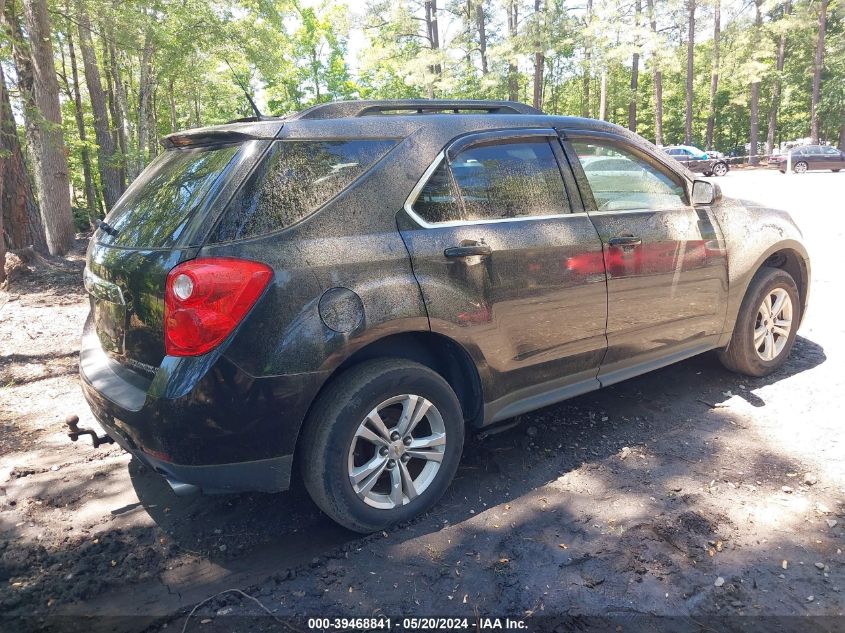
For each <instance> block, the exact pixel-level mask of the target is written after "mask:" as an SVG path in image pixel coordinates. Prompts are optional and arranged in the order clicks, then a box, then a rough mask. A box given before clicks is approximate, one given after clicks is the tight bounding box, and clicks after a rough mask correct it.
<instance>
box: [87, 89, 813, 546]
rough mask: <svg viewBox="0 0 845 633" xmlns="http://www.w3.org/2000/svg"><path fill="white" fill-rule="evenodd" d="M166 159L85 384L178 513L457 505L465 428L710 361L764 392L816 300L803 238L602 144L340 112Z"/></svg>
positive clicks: (143, 181)
mask: <svg viewBox="0 0 845 633" xmlns="http://www.w3.org/2000/svg"><path fill="white" fill-rule="evenodd" d="M165 145H166V147H167V151H165V152H164V153H163V154H162V155H161V156H159V157H158V158H157V159H156V160H155V161H154V162H153V163H152V164H151V165H150V166H149V167H148V168H147V169H146V170H145V171H144V173H143V174H142V175H141V176H140V177H139V178H138V179H137V180H136V181H135V182H134V183H133V184H132V186H131V187H130V189H129V190H128V191H127V192H126V194H125V195H124V197H123V198H122V199H121V200H120V202H119V203H118V204H117V205H116V206H115V208H114V210H113V211H112V213H111V214H109V216H108V218H107V219H106V222H104V223H103V224H102V225H101V226H100V228H99V230H98V231H97V233H96V234H95V236H94V238H93V239H92V240H91V245H90V248H89V251H88V260H87V267H86V270H85V279H84V281H85V287H86V288H87V290H88V292H89V293H90V295H91V314H90V317H89V319H88V321H87V323H86V325H85V331H84V334H83V343H82V353H81V358H80V373H81V376H82V384H83V389H84V392H85V396H86V398H87V400H88V402H89V403H90V405H91V408H92V411H93V412H94V414H95V416H96V418H97V419H98V420H99V421H100V422H101V424H102V425H103V427H104V428H105V429H107V431H108V433H109V434H110V435H111V436H112V437H113V438H114V440H116V441H117V442H118V443H119V444H120V445H121V446H123V447H124V448H125V449H126V450H128V451H130V452H131V453H132V454H133V455H135V456H136V457H137V458H138V459H139V460H140V461H142V462H143V463H144V464H147V465H148V466H150V467H151V468H153V469H154V470H155V471H157V472H159V473H161V474H162V475H164V476H165V477H166V478H167V479H168V480H169V481H170V482H171V484H172V485H173V486H174V489H175V490H177V491H179V492H185V491H188V490H196V489H202V490H203V491H205V492H209V493H211V492H233V491H246V490H263V491H279V490H284V489H286V488H287V487H288V485H289V483H290V479H291V472H292V468H293V467H294V465H296V466H297V467H298V468H300V469H301V472H302V476H303V480H304V483H305V485H306V487H307V489H308V491H309V492H310V494H311V495H312V496H313V498H314V500H315V501H316V502H317V504H318V505H319V506H320V507H321V508H322V509H323V510H324V511H325V512H326V513H327V514H328V515H330V516H331V517H332V518H333V519H335V520H336V521H338V522H340V523H341V524H343V525H345V526H348V527H350V528H352V529H354V530H359V531H370V530H374V529H378V528H381V527H384V526H387V525H389V524H391V523H394V522H396V521H401V520H405V519H408V518H410V517H412V516H413V515H416V514H418V513H419V512H421V511H423V510H425V509H426V508H428V507H429V506H430V505H431V504H433V503H434V502H435V501H436V500H437V499H438V497H440V495H441V494H442V493H443V492H444V491H445V490H446V488H447V486H448V485H449V483H450V480H451V479H452V477H453V475H454V473H455V470H456V468H457V466H458V461H459V460H460V456H461V450H462V445H463V441H464V434H465V429H468V428H469V429H476V428H479V427H484V426H487V425H492V424H495V423H498V422H501V421H503V420H506V419H508V418H511V417H513V416H516V415H518V414H521V413H524V412H526V411H529V410H532V409H536V408H538V407H542V406H545V405H549V404H552V403H555V402H558V401H560V400H563V399H565V398H569V397H572V396H575V395H578V394H582V393H585V392H587V391H590V390H593V389H598V388H599V387H602V386H605V385H608V384H612V383H614V382H617V381H619V380H623V379H625V378H628V377H631V376H635V375H637V374H640V373H643V372H645V371H648V370H651V369H654V368H657V367H660V366H663V365H666V364H668V363H672V362H675V361H678V360H681V359H683V358H686V357H689V356H692V355H694V354H698V353H701V352H704V351H706V350H711V349H718V350H720V355H721V357H722V359H723V361H724V362H725V363H726V364H727V365H728V366H729V367H731V368H733V369H736V370H739V371H743V372H746V373H749V374H753V375H763V374H766V373H769V372H771V371H772V370H774V369H775V368H777V367H778V366H780V365H781V364H782V363H783V362H784V361H785V360H786V357H787V355H788V353H789V349H790V348H791V346H792V344H793V341H794V338H795V332H796V330H797V328H798V324H799V321H800V318H801V315H802V314H803V312H804V307H805V305H806V302H807V295H808V279H809V263H808V259H807V253H806V250H805V249H804V247H803V246H802V244H801V240H800V233H799V232H798V230H797V229H796V227H795V225H794V224H793V222H792V220H791V219H790V218H789V216H788V215H786V214H785V213H783V212H779V211H770V210H766V209H761V208H759V207H757V206H749V207H747V208H746V207H745V206H742V205H740V204H739V203H737V202H734V201H728V200H724V201H722V200H720V194H719V191H718V187H717V186H716V185H713V184H711V183H709V182H706V181H695V180H694V179H693V177H692V175H691V174H690V173H689V172H688V171H686V170H685V169H684V168H683V167H682V166H680V165H679V164H678V163H677V162H675V161H674V160H672V159H670V158H668V157H667V156H665V155H664V154H663V153H662V152H660V151H659V150H658V149H657V148H655V147H654V146H653V145H651V144H648V143H647V142H645V141H644V140H643V139H641V138H640V137H638V136H636V135H634V134H631V133H630V132H628V131H626V130H624V129H622V128H620V127H618V126H615V125H610V124H607V123H603V122H599V121H593V120H588V119H581V118H572V117H557V116H546V115H543V114H542V113H540V112H538V111H536V110H534V109H533V108H530V107H527V106H524V105H521V104H518V103H511V102H494V101H489V102H488V101H456V102H455V101H424V100H422V101H383V102H367V101H361V102H341V103H332V104H325V105H320V106H315V107H313V108H311V109H309V110H305V111H303V112H300V113H298V114H296V115H293V116H290V117H287V118H284V119H267V120H264V119H262V120H257V121H246V122H239V123H234V124H229V125H223V126H219V127H213V128H206V129H199V130H193V131H188V132H184V133H178V134H174V135H171V136H169V137H167V139H166V141H165Z"/></svg>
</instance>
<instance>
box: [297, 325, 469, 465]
mask: <svg viewBox="0 0 845 633" xmlns="http://www.w3.org/2000/svg"><path fill="white" fill-rule="evenodd" d="M376 358H401V359H406V360H411V361H414V362H417V363H420V364H421V365H425V366H426V367H428V368H430V369H432V370H433V371H435V372H437V373H438V374H440V376H442V377H443V379H444V380H445V381H446V382H448V383H449V385H450V386H451V387H452V389H453V390H454V391H455V395H456V396H457V397H458V401H459V402H460V404H461V410H462V411H463V414H464V421H465V423H466V424H468V425H477V424H479V423H480V422H481V420H482V417H483V414H484V407H483V402H484V398H483V392H482V384H481V378H480V376H479V373H478V369H477V367H476V365H475V362H474V361H473V360H472V357H471V356H470V354H469V352H467V350H466V349H465V348H464V347H463V346H462V345H461V344H460V343H458V342H456V341H455V340H454V339H451V338H449V337H447V336H444V335H442V334H437V333H435V332H431V331H429V330H419V331H406V332H400V333H392V334H386V335H384V336H382V337H381V338H378V339H375V340H372V341H370V342H368V343H366V344H365V345H363V346H362V347H360V348H359V349H357V350H355V351H354V352H353V353H352V354H350V355H349V356H348V357H347V358H345V359H344V360H343V361H342V362H340V363H339V364H337V365H336V366H335V367H333V368H332V369H331V370H330V371H329V372H328V373H327V375H326V378H325V380H324V381H323V383H322V385H321V386H320V388H319V390H318V391H317V393H316V395H315V396H314V398H313V399H312V401H311V404H310V405H309V407H308V411H307V412H306V414H305V415H304V417H303V421H302V424H301V425H300V427H299V430H298V433H297V438H296V450H295V457H294V461H298V460H299V458H300V455H299V452H300V451H299V449H300V445H301V442H300V440H301V438H302V435H303V430H304V428H305V424H306V423H307V420H308V416H309V414H310V412H311V409H312V408H313V407H314V403H316V402H317V401H318V400H319V398H320V397H321V396H322V394H323V393H324V391H325V390H326V389H327V388H328V387H329V385H331V384H332V382H333V381H334V379H335V378H337V377H338V376H340V375H341V374H342V373H343V372H345V371H346V370H348V369H350V368H351V367H354V366H355V365H358V364H360V363H362V362H364V361H367V360H372V359H376ZM294 472H296V469H295V468H294Z"/></svg>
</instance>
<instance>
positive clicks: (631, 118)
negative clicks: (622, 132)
mask: <svg viewBox="0 0 845 633" xmlns="http://www.w3.org/2000/svg"><path fill="white" fill-rule="evenodd" d="M642 11H643V3H642V0H636V2H635V3H634V29H635V30H636V34H635V37H636V39H635V42H634V47H635V48H634V54H633V56H632V59H631V96H630V101H629V102H628V129H629V130H631V131H632V132H634V133H636V131H637V90H638V88H639V80H640V14H641V13H642Z"/></svg>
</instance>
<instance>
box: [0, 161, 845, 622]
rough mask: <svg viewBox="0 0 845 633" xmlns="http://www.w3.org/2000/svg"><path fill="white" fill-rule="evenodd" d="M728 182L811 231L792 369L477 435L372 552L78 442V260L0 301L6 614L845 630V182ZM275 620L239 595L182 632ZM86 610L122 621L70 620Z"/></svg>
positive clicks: (748, 176) (283, 510)
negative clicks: (560, 620) (74, 438)
mask: <svg viewBox="0 0 845 633" xmlns="http://www.w3.org/2000/svg"><path fill="white" fill-rule="evenodd" d="M718 182H719V184H720V185H721V186H722V188H723V190H724V192H725V194H726V195H734V196H738V197H744V198H751V199H755V200H759V201H761V202H764V203H767V204H770V205H773V206H780V207H783V208H787V209H789V210H790V211H792V213H793V215H794V216H795V218H796V220H797V221H798V222H799V224H800V226H801V227H802V229H803V230H804V233H805V237H806V240H807V242H808V244H809V248H810V251H811V254H812V256H813V286H812V290H811V307H810V311H809V313H808V315H807V318H806V320H805V322H804V324H803V326H802V328H801V331H800V333H799V337H798V339H797V342H796V346H795V349H794V351H793V355H792V358H791V360H790V362H789V363H788V364H787V365H786V366H785V367H784V368H783V369H782V370H780V371H779V372H777V373H776V374H774V375H772V376H769V377H767V378H764V379H750V378H744V377H740V376H737V375H734V374H731V373H729V372H727V371H725V370H724V369H722V368H721V366H720V365H719V364H718V362H717V360H716V359H715V357H714V356H713V355H711V354H706V355H703V356H700V357H697V358H693V359H691V360H688V361H685V362H683V363H680V364H678V365H674V366H672V367H668V368H665V369H663V370H660V371H657V372H654V373H652V374H649V375H647V376H643V377H640V378H637V379H633V380H629V381H627V382H624V383H621V384H618V385H616V386H614V387H611V388H608V389H605V390H603V391H600V392H597V393H593V394H589V395H586V396H582V397H579V398H576V399H573V400H570V401H567V402H564V403H562V404H559V405H556V406H552V407H548V408H546V409H543V410H541V411H538V412H536V413H532V414H529V415H524V416H521V417H520V419H519V420H518V424H517V425H516V426H515V427H514V428H512V429H510V430H508V431H505V432H503V433H500V434H497V435H492V436H489V437H473V438H470V439H469V440H468V442H467V446H466V448H465V451H464V458H463V462H462V466H461V468H460V470H459V472H458V475H457V480H456V481H455V483H454V485H453V486H452V487H451V489H450V491H449V492H448V493H447V495H446V496H445V498H444V499H443V500H442V502H441V503H440V504H438V505H437V506H436V508H435V509H434V510H433V511H431V512H430V513H428V514H427V515H425V516H423V517H421V518H419V519H417V520H416V521H414V522H413V523H411V524H408V525H403V526H399V527H397V528H395V529H392V530H389V531H387V532H383V533H379V534H375V535H371V536H368V537H363V538H362V537H361V536H360V535H356V534H353V533H351V532H348V531H345V530H344V529H342V528H339V527H337V526H336V525H334V524H333V523H331V522H330V521H329V520H328V519H327V518H325V517H324V516H322V515H321V514H320V513H319V511H318V510H317V509H316V508H315V506H314V505H313V504H312V503H311V502H310V501H309V500H308V498H307V496H306V495H305V494H304V492H303V491H302V490H301V488H300V487H299V486H297V487H295V489H294V490H292V491H291V492H287V493H282V494H276V495H266V494H249V495H239V496H196V497H189V498H178V497H176V496H174V495H173V494H172V492H171V491H170V489H169V487H168V486H167V484H166V483H165V482H164V481H163V480H162V479H161V478H159V477H158V476H156V475H155V474H153V473H151V472H149V471H147V470H145V469H143V468H142V467H141V466H139V465H138V463H137V462H133V461H130V459H129V457H128V456H127V455H126V454H124V453H122V451H121V450H120V449H118V448H117V447H115V446H105V447H101V448H100V449H98V450H94V449H92V447H91V445H90V443H89V442H87V441H85V440H80V442H78V443H76V444H74V443H71V442H70V441H68V439H67V437H66V436H65V434H64V430H63V428H62V421H63V420H64V418H65V417H66V416H67V415H69V414H77V415H79V416H80V418H81V419H82V421H83V423H86V424H90V423H91V416H90V413H89V412H88V410H87V407H86V405H85V403H84V401H83V398H82V396H81V393H80V390H79V386H78V382H77V376H76V363H77V349H78V339H79V333H80V331H81V327H82V323H83V320H84V318H85V315H86V312H87V304H86V300H85V297H84V292H83V290H82V288H81V269H82V265H83V260H82V251H83V249H84V243H83V241H82V240H80V243H79V245H78V252H77V253H76V254H75V255H73V256H71V257H69V258H67V259H66V260H56V261H54V262H52V265H50V266H45V265H39V266H37V268H36V269H35V270H33V271H31V272H30V273H28V274H24V275H22V276H20V277H19V278H18V279H17V280H16V281H14V282H13V283H12V284H11V287H10V289H9V290H8V291H0V614H7V615H22V616H29V617H31V619H30V620H28V621H27V622H24V623H22V622H17V624H18V625H22V626H23V625H26V626H27V627H30V628H34V627H37V626H38V625H39V624H40V623H44V624H46V625H48V626H54V627H55V626H56V623H57V622H58V623H61V628H72V627H80V628H81V629H85V630H106V629H110V630H120V631H127V630H137V631H142V630H144V629H147V628H152V629H154V630H161V628H162V626H165V627H167V628H168V629H170V630H182V627H183V625H184V624H185V617H186V615H187V614H188V612H189V611H190V610H191V609H192V608H193V607H194V606H195V605H197V604H198V603H200V602H201V601H203V600H205V599H206V598H209V597H210V596H213V595H214V594H217V593H218V592H221V591H224V590H227V589H241V590H243V591H244V592H245V593H246V594H247V595H248V596H252V597H254V598H256V599H257V600H258V601H260V603H261V605H263V606H264V607H266V609H268V610H270V611H271V612H272V613H274V614H276V615H278V616H290V615H296V616H329V615H338V616H350V615H358V616H372V615H378V614H384V615H389V616H392V617H394V618H396V617H401V616H414V615H433V614H437V615H446V614H454V615H466V616H475V615H476V614H480V615H487V614H491V615H499V616H504V615H511V616H517V617H521V618H527V619H528V621H531V620H532V619H534V620H536V619H537V618H539V617H540V616H548V615H556V616H595V615H602V616H605V615H609V616H620V617H630V616H635V615H672V616H692V617H706V618H712V617H714V616H725V615H736V614H743V615H761V614H763V615H800V616H803V615H819V616H821V615H825V616H838V618H836V619H834V620H833V622H835V623H836V626H845V620H843V619H841V618H842V617H843V612H845V596H843V593H842V589H843V588H845V555H843V548H845V439H843V432H842V428H843V427H842V423H843V422H842V421H843V419H845V418H843V415H842V408H843V404H845V398H843V393H845V327H843V323H845V321H843V320H842V319H840V318H838V315H839V314H841V312H842V308H843V302H842V300H841V280H840V279H839V277H838V276H839V275H840V274H841V265H838V266H837V264H839V257H838V252H837V251H838V248H837V245H838V244H840V243H842V242H843V240H845V216H843V214H842V210H843V208H842V199H843V193H845V173H842V174H832V173H811V174H806V175H803V176H783V175H781V174H779V173H776V172H767V171H753V172H752V171H744V172H732V173H730V174H729V175H728V176H727V177H725V178H722V179H719V181H718ZM262 612H263V611H262V609H261V608H260V607H259V606H258V604H256V603H255V602H253V601H252V600H250V599H248V598H246V597H245V596H244V595H242V594H236V593H229V594H226V595H224V596H222V597H219V598H215V599H213V600H210V601H209V602H207V603H206V604H204V605H202V606H201V607H200V608H199V609H197V611H196V613H195V614H194V615H193V616H192V619H191V621H190V622H188V624H189V630H202V631H207V630H211V629H212V628H213V627H214V625H215V624H219V623H221V622H222V623H226V622H234V620H229V618H231V617H234V616H238V615H257V614H260V613H262ZM79 615H96V616H100V615H109V616H114V617H113V618H111V619H99V620H94V621H80V620H78V619H76V618H73V617H68V618H67V619H64V620H62V619H55V618H56V616H79ZM51 618H53V619H51ZM239 622H240V625H239V626H238V627H236V628H238V630H245V629H246V630H250V629H254V630H259V629H262V628H264V627H266V626H267V624H268V622H270V623H271V622H272V621H271V620H269V619H267V618H265V619H264V620H240V621H239ZM0 628H2V625H0ZM234 628H235V627H233V626H232V627H229V628H227V629H225V630H233V629H234ZM608 630H610V629H608ZM802 630H811V629H810V628H809V625H808V627H807V628H804V627H803V625H802ZM828 630H830V627H828Z"/></svg>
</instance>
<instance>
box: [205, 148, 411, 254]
mask: <svg viewBox="0 0 845 633" xmlns="http://www.w3.org/2000/svg"><path fill="white" fill-rule="evenodd" d="M396 143H397V141H396V140H394V139H355V140H335V141H275V142H274V143H273V146H272V148H271V150H270V154H269V155H268V156H267V157H266V158H265V159H264V160H263V161H262V162H261V164H260V165H259V166H258V168H257V169H256V171H255V173H254V174H253V175H252V176H250V178H249V179H248V180H247V181H246V183H244V185H243V186H242V187H241V188H240V190H239V191H238V193H237V194H236V195H235V197H234V198H233V199H232V201H231V203H230V204H229V206H228V208H227V209H226V212H225V213H224V214H223V217H222V218H221V220H220V223H219V224H218V226H217V228H216V229H215V230H214V232H213V233H212V237H211V242H213V243H219V242H230V241H233V240H240V239H245V238H249V237H255V236H258V235H265V234H267V233H272V232H274V231H279V230H281V229H285V228H288V227H290V226H292V225H294V224H296V223H297V222H299V221H301V220H303V219H305V218H306V217H308V216H309V215H311V214H312V213H313V212H315V211H316V210H317V209H319V208H320V207H322V206H323V205H324V204H326V203H327V202H329V201H330V200H331V199H332V198H334V197H336V196H337V195H338V194H340V193H341V192H342V191H344V190H345V189H346V188H347V187H349V186H350V185H351V184H352V183H353V182H354V181H355V180H357V179H358V178H359V177H360V176H362V175H363V174H364V173H366V172H367V171H368V170H369V169H370V168H371V167H372V166H373V165H375V163H376V162H378V161H379V160H380V159H381V158H382V157H383V156H384V155H385V154H387V152H388V151H390V149H391V148H393V147H394V146H395V145H396Z"/></svg>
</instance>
